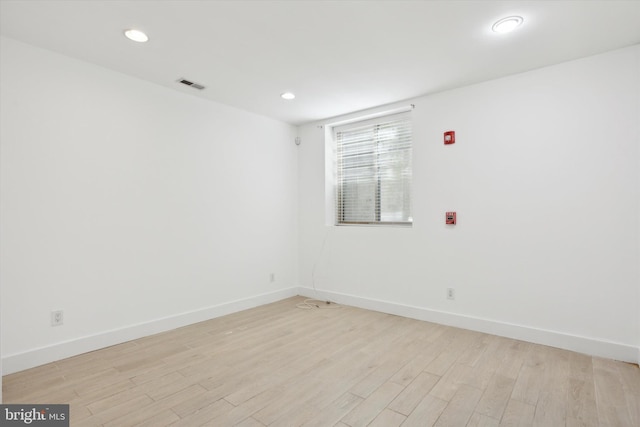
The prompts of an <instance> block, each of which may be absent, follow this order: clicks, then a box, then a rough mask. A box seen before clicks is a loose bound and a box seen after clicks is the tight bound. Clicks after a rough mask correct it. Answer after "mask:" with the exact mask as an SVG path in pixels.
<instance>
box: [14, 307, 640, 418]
mask: <svg viewBox="0 0 640 427" xmlns="http://www.w3.org/2000/svg"><path fill="white" fill-rule="evenodd" d="M300 301H301V299H300V298H291V299H287V300H284V301H280V302H277V303H274V304H270V305H266V306H263V307H258V308H255V309H252V310H247V311H244V312H240V313H235V314H232V315H229V316H225V317H222V318H218V319H214V320H210V321H207V322H203V323H199V324H196V325H191V326H188V327H185V328H181V329H177V330H174V331H171V332H167V333H163V334H159V335H155V336H151V337H146V338H143V339H139V340H135V341H131V342H128V343H124V344H121V345H117V346H113V347H110V348H106V349H103V350H99V351H95V352H92V353H87V354H83V355H80V356H76V357H73V358H70V359H65V360H61V361H59V362H56V363H51V364H48V365H45V366H40V367H37V368H34V369H30V370H27V371H23V372H19V373H16V374H12V375H8V376H6V377H4V379H3V387H4V389H3V396H4V398H5V402H4V403H70V404H71V425H72V426H101V425H104V426H118V427H124V426H137V427H138V426H153V427H160V426H166V425H171V426H189V427H191V426H200V425H212V426H235V425H237V426H245V427H246V426H263V425H269V426H298V425H304V426H334V425H335V426H343V427H344V426H353V427H355V426H365V425H369V426H384V427H392V426H399V425H402V426H431V425H436V426H454V427H459V426H498V425H501V426H502V425H505V426H511V425H518V426H529V425H537V426H545V427H554V426H565V425H566V426H579V425H585V426H596V425H602V426H640V369H638V367H637V366H636V365H631V364H626V363H621V362H614V361H611V360H605V359H600V358H595V357H589V356H585V355H582V354H578V353H573V352H570V351H564V350H558V349H554V348H551V347H545V346H541V345H535V344H530V343H526V342H521V341H515V340H511V339H506V338H500V337H496V336H492V335H486V334H482V333H477V332H471V331H467V330H463V329H456V328H451V327H446V326H442V325H436V324H433V323H426V322H420V321H417V320H411V319H406V318H402V317H397V316H392V315H387V314H382V313H377V312H372V311H367V310H361V309H356V308H352V307H342V308H338V309H320V310H318V309H316V310H300V309H297V308H296V307H295V306H296V303H297V302H300Z"/></svg>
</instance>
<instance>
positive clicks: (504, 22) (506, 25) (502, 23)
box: [491, 16, 524, 34]
mask: <svg viewBox="0 0 640 427" xmlns="http://www.w3.org/2000/svg"><path fill="white" fill-rule="evenodd" d="M523 21H524V19H522V17H521V16H507V17H506V18H502V19H501V20H499V21H497V22H496V23H495V24H493V26H492V27H491V29H492V30H493V32H494V33H500V34H505V33H510V32H511V31H513V30H515V29H516V28H518V27H519V26H520V25H522V22H523Z"/></svg>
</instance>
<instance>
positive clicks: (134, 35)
mask: <svg viewBox="0 0 640 427" xmlns="http://www.w3.org/2000/svg"><path fill="white" fill-rule="evenodd" d="M124 35H125V36H126V37H127V38H128V39H129V40H133V41H134V42H139V43H144V42H146V41H148V40H149V36H147V35H146V34H145V33H143V32H142V31H140V30H125V32H124Z"/></svg>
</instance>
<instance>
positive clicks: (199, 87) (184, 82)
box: [178, 79, 204, 90]
mask: <svg viewBox="0 0 640 427" xmlns="http://www.w3.org/2000/svg"><path fill="white" fill-rule="evenodd" d="M178 83H182V84H183V85H187V86H191V87H192V88H194V89H199V90H202V89H204V86H202V85H201V84H199V83H194V82H192V81H189V80H187V79H179V80H178Z"/></svg>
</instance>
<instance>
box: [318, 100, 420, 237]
mask: <svg viewBox="0 0 640 427" xmlns="http://www.w3.org/2000/svg"><path fill="white" fill-rule="evenodd" d="M411 109H412V106H411V107H404V108H400V109H396V110H393V111H387V112H381V113H377V114H374V115H370V116H367V117H360V118H356V119H351V120H346V121H343V122H339V123H333V124H331V125H330V126H329V127H328V128H326V130H327V134H326V136H327V137H329V138H330V140H331V142H332V144H331V150H329V151H328V152H327V154H328V156H327V158H326V160H327V161H330V164H331V166H332V167H331V169H332V175H333V185H332V190H333V191H332V193H333V194H332V198H333V200H332V201H333V203H331V205H332V209H331V210H332V212H331V213H332V215H331V216H332V217H333V219H334V221H333V224H334V225H337V226H362V225H364V226H403V227H411V226H412V224H413V217H412V213H411V211H412V206H411V204H412V189H411V188H412V180H413V177H412V175H413V171H412V164H411V163H412V150H413V135H412V129H411V113H410V111H411ZM395 120H402V121H407V122H408V127H409V131H410V132H411V134H410V135H411V136H410V137H409V140H410V144H411V145H410V148H409V150H408V157H409V159H408V164H407V162H406V161H405V162H403V165H404V170H405V171H406V170H407V168H408V173H409V182H408V189H407V188H406V185H405V186H404V190H403V191H404V192H405V193H404V194H405V196H406V197H408V206H405V207H403V208H402V214H401V215H402V216H403V217H405V218H407V220H406V221H403V220H384V219H383V218H382V216H383V215H384V212H381V211H380V208H381V202H380V199H381V197H382V196H381V191H382V190H381V188H383V186H381V185H380V176H376V178H375V179H376V180H377V184H376V187H375V190H374V191H375V208H374V212H375V213H374V215H375V217H374V218H367V219H363V218H360V219H358V220H350V219H349V218H345V217H344V216H343V215H342V213H341V212H340V210H341V207H343V205H344V203H343V201H342V200H341V197H342V194H341V191H342V183H341V182H340V178H341V174H340V171H339V168H340V165H339V160H338V155H339V149H338V137H337V133H338V132H348V131H349V130H350V129H356V128H362V127H363V126H365V127H366V126H373V127H375V126H376V124H382V123H388V122H389V121H395ZM375 146H376V147H378V143H377V142H376V143H375ZM376 150H377V148H376ZM379 154H380V153H378V151H376V156H378V155H379ZM376 173H377V172H376ZM405 176H406V175H405ZM383 182H384V181H383ZM388 182H392V181H388ZM407 192H408V194H407ZM327 213H329V212H327Z"/></svg>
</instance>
